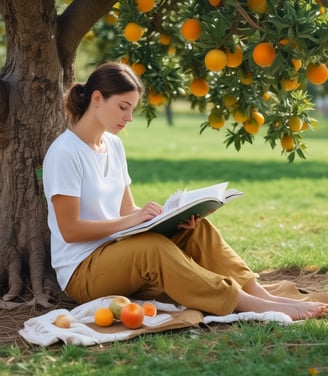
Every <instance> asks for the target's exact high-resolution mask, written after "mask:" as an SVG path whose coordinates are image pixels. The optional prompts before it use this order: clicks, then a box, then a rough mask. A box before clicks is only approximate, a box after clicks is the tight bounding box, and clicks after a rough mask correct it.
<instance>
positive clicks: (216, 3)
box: [208, 0, 221, 7]
mask: <svg viewBox="0 0 328 376" xmlns="http://www.w3.org/2000/svg"><path fill="white" fill-rule="evenodd" d="M208 2H209V3H210V4H211V5H212V6H213V7H217V6H219V5H220V4H221V0H208Z"/></svg>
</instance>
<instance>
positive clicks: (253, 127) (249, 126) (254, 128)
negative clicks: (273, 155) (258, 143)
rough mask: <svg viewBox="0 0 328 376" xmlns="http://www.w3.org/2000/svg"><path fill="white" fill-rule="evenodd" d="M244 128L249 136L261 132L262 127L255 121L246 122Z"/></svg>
mask: <svg viewBox="0 0 328 376" xmlns="http://www.w3.org/2000/svg"><path fill="white" fill-rule="evenodd" d="M243 127H244V129H245V131H246V132H247V133H249V134H256V133H258V131H259V130H260V126H259V125H258V124H257V123H256V121H254V120H253V121H252V120H247V121H245V123H244V125H243Z"/></svg>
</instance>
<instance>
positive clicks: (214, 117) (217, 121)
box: [207, 110, 225, 129]
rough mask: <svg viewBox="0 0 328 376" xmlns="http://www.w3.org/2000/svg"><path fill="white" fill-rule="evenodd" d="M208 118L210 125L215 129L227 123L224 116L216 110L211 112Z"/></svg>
mask: <svg viewBox="0 0 328 376" xmlns="http://www.w3.org/2000/svg"><path fill="white" fill-rule="evenodd" d="M207 119H208V123H209V125H210V126H211V127H212V128H214V129H220V128H222V127H223V126H224V123H225V119H224V116H223V115H222V114H220V113H219V112H218V111H215V110H213V111H211V112H210V114H209V115H208V118H207Z"/></svg>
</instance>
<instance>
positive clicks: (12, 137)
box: [0, 0, 116, 308]
mask: <svg viewBox="0 0 328 376" xmlns="http://www.w3.org/2000/svg"><path fill="white" fill-rule="evenodd" d="M115 1H116V0H97V1H90V0H74V1H73V2H72V3H71V5H69V6H68V7H67V8H66V10H65V11H64V12H63V13H62V14H61V15H60V16H58V15H57V12H56V7H55V1H54V0H47V1H44V0H34V1H32V2H31V1H26V0H11V1H7V0H0V13H1V14H2V16H3V19H4V22H5V26H6V35H7V56H6V64H5V66H4V67H3V69H2V71H1V73H0V294H1V295H2V299H1V300H0V308H13V307H15V306H17V305H19V304H21V301H22V300H23V301H24V300H25V299H26V294H25V293H26V291H24V289H23V287H24V286H25V287H26V286H28V287H30V286H31V288H32V293H33V296H34V298H33V299H32V300H31V302H32V303H34V304H37V305H41V306H44V307H47V306H49V305H51V302H50V298H51V296H52V295H53V294H52V293H53V292H56V291H54V290H57V292H58V291H59V290H58V284H57V281H56V278H55V274H54V271H53V270H52V268H51V265H50V251H49V245H50V234H49V229H48V225H47V206H46V201H45V198H44V194H43V186H42V162H43V158H44V155H45V153H46V151H47V149H48V147H49V145H50V144H51V142H52V141H53V140H54V139H55V138H56V137H57V136H58V135H59V134H60V133H61V132H62V131H63V130H64V129H65V127H66V123H65V117H64V111H63V93H64V89H65V88H66V87H68V85H69V84H70V83H71V81H72V79H73V63H74V60H75V54H76V49H77V47H78V45H79V43H80V41H81V39H82V37H83V35H84V34H85V33H86V32H87V31H88V30H89V29H90V27H91V26H92V25H93V24H94V22H95V21H96V20H98V19H99V18H100V17H101V16H102V15H104V14H105V13H106V12H108V11H109V10H110V9H111V7H112V5H113V3H114V2H115ZM81 20H82V21H83V22H81ZM72 25H74V27H72ZM13 300H16V302H14V301H13ZM17 300H20V301H17ZM31 302H29V303H31Z"/></svg>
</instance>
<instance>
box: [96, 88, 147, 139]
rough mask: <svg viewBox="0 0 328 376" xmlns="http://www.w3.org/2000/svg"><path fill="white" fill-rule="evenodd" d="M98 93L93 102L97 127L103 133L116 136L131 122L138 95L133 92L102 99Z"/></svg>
mask: <svg viewBox="0 0 328 376" xmlns="http://www.w3.org/2000/svg"><path fill="white" fill-rule="evenodd" d="M98 93H99V95H98V96H96V101H95V114H96V118H97V121H98V123H99V126H100V127H101V128H102V130H103V131H108V132H110V133H113V134H118V133H119V132H120V131H121V130H123V129H124V128H125V126H126V123H127V122H130V121H132V115H133V111H134V110H135V108H136V107H137V105H138V103H139V100H140V94H139V92H138V91H136V90H135V91H128V92H126V93H123V94H116V95H112V96H111V97H110V98H108V99H104V97H103V96H102V95H101V93H100V92H98Z"/></svg>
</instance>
